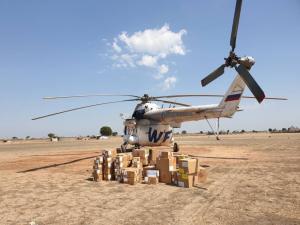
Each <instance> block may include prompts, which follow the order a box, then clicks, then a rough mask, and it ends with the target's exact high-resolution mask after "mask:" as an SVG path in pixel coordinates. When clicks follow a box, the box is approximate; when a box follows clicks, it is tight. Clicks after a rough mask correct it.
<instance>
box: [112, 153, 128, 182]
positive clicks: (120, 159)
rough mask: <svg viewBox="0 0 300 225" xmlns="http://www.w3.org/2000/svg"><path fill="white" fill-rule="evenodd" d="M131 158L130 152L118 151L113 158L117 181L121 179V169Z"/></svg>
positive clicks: (126, 165)
mask: <svg viewBox="0 0 300 225" xmlns="http://www.w3.org/2000/svg"><path fill="white" fill-rule="evenodd" d="M131 160H132V154H131V153H119V154H117V156H116V158H115V160H114V164H115V165H114V169H115V171H114V172H115V179H116V180H117V181H119V182H121V180H122V169H124V168H126V167H128V166H129V165H130V163H131Z"/></svg>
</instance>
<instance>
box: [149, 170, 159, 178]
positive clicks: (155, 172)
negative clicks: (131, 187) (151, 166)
mask: <svg viewBox="0 0 300 225" xmlns="http://www.w3.org/2000/svg"><path fill="white" fill-rule="evenodd" d="M146 177H159V170H147V171H146Z"/></svg>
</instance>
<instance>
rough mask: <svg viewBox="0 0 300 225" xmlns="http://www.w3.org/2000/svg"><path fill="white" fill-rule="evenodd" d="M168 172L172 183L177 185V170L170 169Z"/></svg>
mask: <svg viewBox="0 0 300 225" xmlns="http://www.w3.org/2000/svg"><path fill="white" fill-rule="evenodd" d="M170 173H171V180H172V181H171V182H172V184H174V185H176V186H177V185H178V177H177V171H171V172H170Z"/></svg>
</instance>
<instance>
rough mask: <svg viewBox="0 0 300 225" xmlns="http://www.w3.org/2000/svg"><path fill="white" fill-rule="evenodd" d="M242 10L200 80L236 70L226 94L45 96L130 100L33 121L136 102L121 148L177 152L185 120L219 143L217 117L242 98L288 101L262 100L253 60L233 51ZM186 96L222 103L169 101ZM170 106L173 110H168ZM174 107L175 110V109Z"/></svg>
mask: <svg viewBox="0 0 300 225" xmlns="http://www.w3.org/2000/svg"><path fill="white" fill-rule="evenodd" d="M241 7H242V0H237V1H236V6H235V13H234V18H233V25H232V31H231V38H230V45H231V50H230V52H229V56H228V57H227V58H225V62H224V63H223V64H222V65H221V66H219V67H218V68H217V69H216V70H214V71H213V72H211V73H210V74H209V75H207V76H206V77H205V78H204V79H202V80H201V84H202V86H206V85H207V84H209V83H210V82H212V81H213V80H215V79H216V78H218V77H220V76H221V75H223V74H224V72H225V68H226V67H230V68H235V70H236V71H237V75H236V77H235V78H234V80H233V82H232V83H231V85H230V86H229V88H228V90H227V92H226V93H225V94H224V95H211V94H177V95H165V96H149V95H148V94H144V95H143V96H137V95H130V94H124V95H117V94H93V95H73V96H56V97H45V98H44V99H47V100H54V99H68V98H85V97H94V96H118V97H130V99H123V100H119V101H110V102H103V103H97V104H92V105H86V106H81V107H77V108H72V109H68V110H64V111H60V112H56V113H51V114H48V115H44V116H39V117H36V118H33V119H32V120H38V119H42V118H45V117H50V116H54V115H58V114H63V113H67V112H71V111H76V110H81V109H86V108H91V107H96V106H101V105H108V104H115V103H121V102H136V101H137V102H138V104H137V105H136V107H135V109H134V111H133V113H132V116H131V117H129V118H123V119H124V122H123V124H124V135H123V144H122V146H121V149H122V150H123V151H125V150H126V147H127V145H128V144H130V145H134V146H136V147H140V146H161V145H171V144H174V145H173V149H174V151H178V149H179V147H178V144H177V143H174V138H173V128H180V127H181V124H182V123H183V122H187V121H199V120H206V121H207V122H208V124H209V126H210V127H211V129H212V130H213V133H214V134H215V135H216V138H217V140H219V119H220V118H232V116H233V115H234V114H235V113H236V112H237V111H241V109H239V104H240V101H241V99H242V98H255V99H256V100H257V101H258V102H259V103H261V102H262V101H263V100H264V99H271V100H287V99H286V98H273V97H265V94H264V92H263V90H262V89H261V88H260V86H259V85H258V84H257V83H256V81H255V80H254V78H253V77H252V76H251V74H250V72H249V71H250V69H251V67H252V66H253V65H254V64H255V60H254V58H253V57H251V56H244V57H238V56H237V55H236V54H235V52H234V50H235V47H236V38H237V31H238V24H239V18H240V12H241ZM246 86H247V87H248V88H249V89H250V91H251V92H252V93H253V95H254V97H252V96H243V92H244V90H245V88H246ZM187 97H221V98H222V99H221V101H220V102H219V103H218V104H211V105H199V106H193V105H189V104H186V103H182V102H177V101H173V100H172V98H176V99H177V98H187ZM155 102H160V103H168V104H170V107H168V108H163V107H160V106H159V105H158V104H156V103H155ZM171 105H173V107H171ZM175 106H177V107H175ZM208 119H217V131H216V132H215V131H214V129H213V127H212V126H211V125H210V123H209V121H208Z"/></svg>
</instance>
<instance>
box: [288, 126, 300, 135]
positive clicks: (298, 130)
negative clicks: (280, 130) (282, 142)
mask: <svg viewBox="0 0 300 225" xmlns="http://www.w3.org/2000/svg"><path fill="white" fill-rule="evenodd" d="M288 132H291V133H296V132H300V128H298V127H294V126H290V127H289V128H288Z"/></svg>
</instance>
